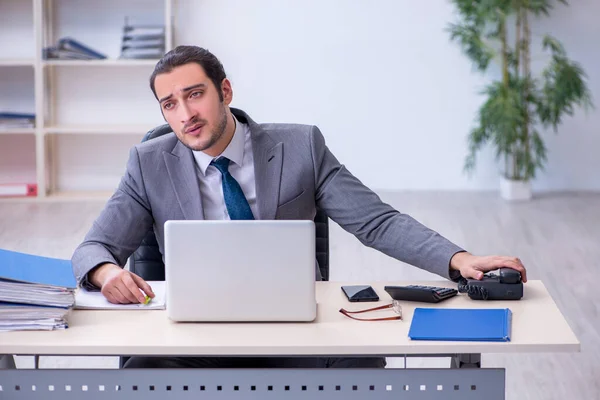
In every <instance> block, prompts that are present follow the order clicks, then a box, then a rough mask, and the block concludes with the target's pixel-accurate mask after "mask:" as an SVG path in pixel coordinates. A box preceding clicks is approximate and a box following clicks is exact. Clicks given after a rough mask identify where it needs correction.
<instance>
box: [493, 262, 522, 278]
mask: <svg viewBox="0 0 600 400" xmlns="http://www.w3.org/2000/svg"><path fill="white" fill-rule="evenodd" d="M491 267H492V268H502V267H507V268H511V269H514V270H516V271H519V272H520V273H521V279H522V281H523V282H527V270H526V269H525V266H524V265H523V263H522V262H521V260H520V259H518V258H515V257H495V258H493V259H492V263H491Z"/></svg>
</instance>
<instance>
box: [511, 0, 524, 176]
mask: <svg viewBox="0 0 600 400" xmlns="http://www.w3.org/2000/svg"><path fill="white" fill-rule="evenodd" d="M514 6H515V7H516V8H517V22H516V24H517V29H516V43H515V81H516V82H519V74H520V68H519V67H520V65H521V55H522V52H521V51H522V50H521V47H522V46H521V30H522V25H521V17H522V11H523V8H524V7H523V4H522V2H521V1H520V0H516V1H515V2H514ZM515 129H518V127H516V128H515ZM516 147H517V146H515V148H516ZM512 157H513V159H512V161H513V171H512V178H513V179H517V178H518V168H517V152H516V150H513V155H512Z"/></svg>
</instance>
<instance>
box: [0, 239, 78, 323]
mask: <svg viewBox="0 0 600 400" xmlns="http://www.w3.org/2000/svg"><path fill="white" fill-rule="evenodd" d="M76 287H77V282H76V280H75V276H74V275H73V270H72V268H71V261H69V260H61V259H56V258H48V257H41V256H35V255H30V254H25V253H18V252H14V251H8V250H2V249H0V331H2V330H31V329H44V330H51V329H64V328H66V327H68V323H67V315H68V312H69V310H70V309H71V308H72V307H73V305H74V303H75V289H76Z"/></svg>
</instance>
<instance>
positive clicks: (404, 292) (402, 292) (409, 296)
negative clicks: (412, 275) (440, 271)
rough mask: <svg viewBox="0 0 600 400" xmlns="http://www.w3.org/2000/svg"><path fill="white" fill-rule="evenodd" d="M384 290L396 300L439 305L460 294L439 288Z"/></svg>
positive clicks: (387, 287) (412, 287) (405, 287)
mask: <svg viewBox="0 0 600 400" xmlns="http://www.w3.org/2000/svg"><path fill="white" fill-rule="evenodd" d="M384 289H385V291H386V292H388V293H389V295H390V296H392V299H394V300H406V301H422V302H425V303H439V302H440V301H443V300H446V299H449V298H450V297H453V296H456V295H457V294H458V290H456V289H452V288H445V287H437V286H421V285H408V286H385V287H384Z"/></svg>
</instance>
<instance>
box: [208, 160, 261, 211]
mask: <svg viewBox="0 0 600 400" xmlns="http://www.w3.org/2000/svg"><path fill="white" fill-rule="evenodd" d="M210 164H211V165H214V166H215V167H216V168H217V169H218V170H219V171H221V175H223V197H224V198H225V205H226V206H227V212H228V213H229V218H231V219H254V216H253V215H252V210H251V209H250V204H248V200H246V196H244V192H243V191H242V188H241V187H240V184H239V183H238V182H237V181H236V180H235V178H234V177H233V176H232V175H231V174H230V173H229V159H228V158H226V157H221V158H219V159H218V160H213V161H212V162H211V163H210Z"/></svg>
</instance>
